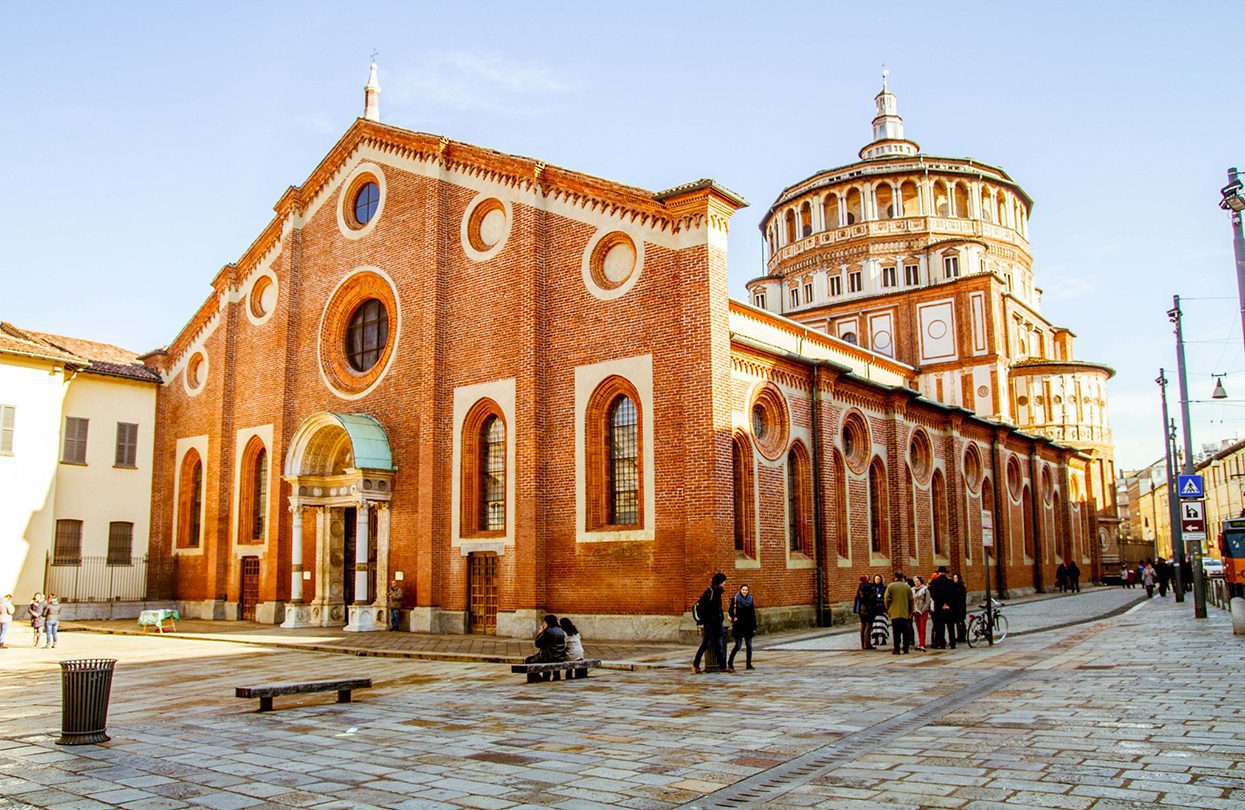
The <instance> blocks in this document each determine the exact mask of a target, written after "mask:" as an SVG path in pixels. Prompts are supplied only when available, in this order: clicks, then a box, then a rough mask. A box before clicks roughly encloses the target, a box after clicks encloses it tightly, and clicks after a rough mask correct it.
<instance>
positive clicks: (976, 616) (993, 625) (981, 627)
mask: <svg viewBox="0 0 1245 810" xmlns="http://www.w3.org/2000/svg"><path fill="white" fill-rule="evenodd" d="M977 607H979V608H982V609H983V610H984V612H983V613H970V614H969V616H968V646H970V647H976V646H977V645H978V644H983V643H989V641H990V633H991V630H993V633H994V641H995V642H999V641H1002V640H1003V639H1005V638H1007V617H1006V616H1004V615H1003V603H1002V602H1000V601H999V600H997V599H994V598H990V603H989V607H987V606H986V603H985V602H983V603H981V604H980V605H978V606H977Z"/></svg>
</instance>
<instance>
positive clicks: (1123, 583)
mask: <svg viewBox="0 0 1245 810" xmlns="http://www.w3.org/2000/svg"><path fill="white" fill-rule="evenodd" d="M1120 587H1121V588H1130V587H1132V583H1131V582H1130V581H1129V576H1128V563H1124V564H1123V565H1121V566H1120Z"/></svg>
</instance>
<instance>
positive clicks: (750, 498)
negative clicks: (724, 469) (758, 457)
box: [731, 433, 757, 559]
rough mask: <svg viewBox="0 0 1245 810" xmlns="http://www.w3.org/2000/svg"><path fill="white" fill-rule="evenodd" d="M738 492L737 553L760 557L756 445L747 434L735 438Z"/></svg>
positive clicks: (733, 449)
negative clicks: (754, 448) (754, 480)
mask: <svg viewBox="0 0 1245 810" xmlns="http://www.w3.org/2000/svg"><path fill="white" fill-rule="evenodd" d="M731 466H732V473H733V481H734V490H735V491H734V495H735V499H734V500H735V556H737V557H738V556H743V557H748V558H751V559H756V553H757V552H756V490H755V485H754V483H753V475H752V445H751V444H750V443H749V442H748V438H747V437H746V436H744V435H743V433H736V434H735V437H734V439H733V440H732V441H731Z"/></svg>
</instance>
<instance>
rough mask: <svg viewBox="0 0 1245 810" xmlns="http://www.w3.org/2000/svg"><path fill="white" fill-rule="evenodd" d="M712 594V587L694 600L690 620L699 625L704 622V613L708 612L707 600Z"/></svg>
mask: <svg viewBox="0 0 1245 810" xmlns="http://www.w3.org/2000/svg"><path fill="white" fill-rule="evenodd" d="M712 596H713V588H708V589H706V590H705V592H704V593H702V594H701V595H700V598H699V599H697V600H696V604H694V605H692V621H694V622H696V624H698V625H700V624H704V623H705V615H706V614H707V613H708V612H709V602H708V600H709V599H711V598H712Z"/></svg>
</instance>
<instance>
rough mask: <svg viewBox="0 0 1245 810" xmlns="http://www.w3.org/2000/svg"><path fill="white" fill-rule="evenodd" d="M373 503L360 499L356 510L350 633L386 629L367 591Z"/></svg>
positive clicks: (347, 627) (348, 625)
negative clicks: (379, 621) (369, 533)
mask: <svg viewBox="0 0 1245 810" xmlns="http://www.w3.org/2000/svg"><path fill="white" fill-rule="evenodd" d="M370 506H371V503H370V502H369V501H368V500H366V499H364V498H360V499H359V506H358V507H357V509H356V510H355V535H354V549H355V554H354V604H353V605H350V606H349V614H350V619H349V621H348V622H347V623H346V626H345V628H343V629H344V630H346V632H348V633H367V632H371V631H374V630H384V629H385V627H384V625H383V624H380V623H378V622H377V615H376V614H377V610H378V608H377V607H376V605H374V604H372V603H371V601H370V600H369V599H368V592H367V557H368V546H369V538H368V508H369V507H370Z"/></svg>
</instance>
